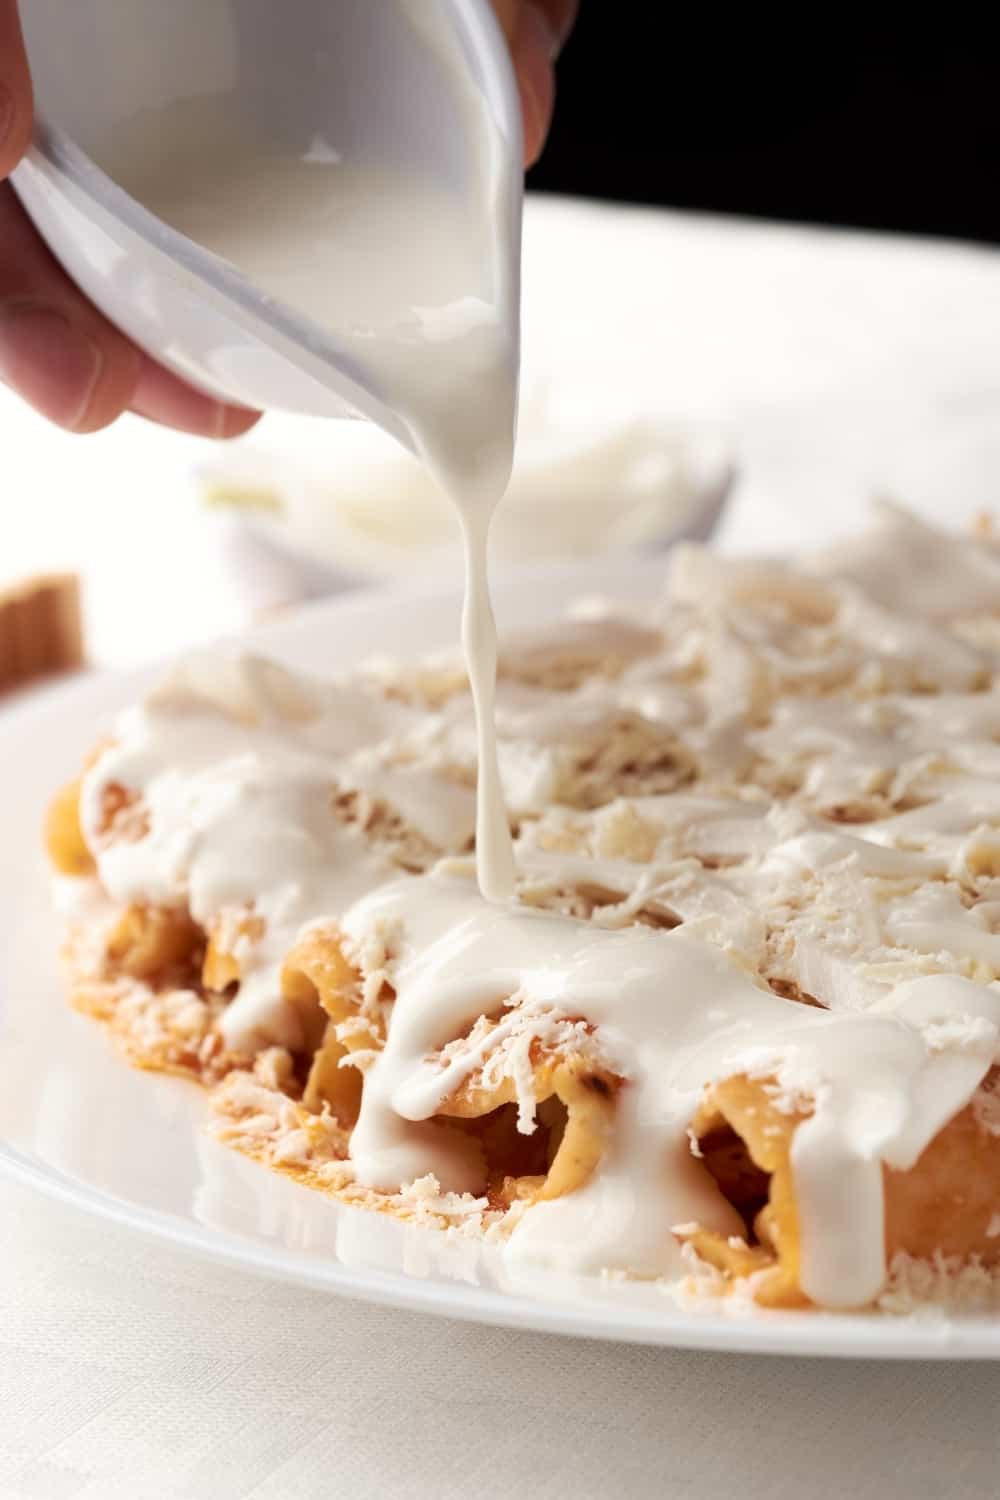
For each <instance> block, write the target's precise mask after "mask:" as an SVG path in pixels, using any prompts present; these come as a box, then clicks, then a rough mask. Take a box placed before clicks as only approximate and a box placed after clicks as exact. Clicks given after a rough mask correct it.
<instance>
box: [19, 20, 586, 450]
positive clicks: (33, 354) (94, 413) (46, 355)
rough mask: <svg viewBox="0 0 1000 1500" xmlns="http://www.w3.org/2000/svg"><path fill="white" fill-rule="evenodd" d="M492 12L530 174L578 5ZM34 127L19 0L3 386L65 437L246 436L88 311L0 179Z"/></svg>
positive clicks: (229, 411) (229, 417)
mask: <svg viewBox="0 0 1000 1500" xmlns="http://www.w3.org/2000/svg"><path fill="white" fill-rule="evenodd" d="M493 5H494V8H495V10H496V12H497V15H498V17H499V20H500V24H501V26H502V27H503V29H504V34H505V35H506V37H507V40H508V42H509V44H510V49H511V56H512V58H513V61H514V67H515V70H516V73H517V79H518V87H519V90H520V94H521V105H522V109H523V113H524V150H525V164H526V165H530V164H531V163H532V162H533V161H535V160H536V159H537V157H538V155H539V153H540V151H541V149H542V145H543V144H544V140H545V135H546V133H547V131H548V128H549V122H550V120H551V118H552V107H553V102H554V98H555V80H554V74H553V67H552V64H553V60H554V58H555V55H556V53H557V52H558V50H559V48H560V46H561V45H562V43H563V42H564V41H565V39H566V36H567V35H568V33H569V31H570V28H571V26H572V24H573V20H574V18H575V14H576V8H577V0H493ZM31 119H32V92H31V77H30V74H29V72H28V62H27V58H26V56H25V51H24V44H23V40H22V37H21V27H20V22H19V19H18V5H17V0H0V382H3V383H4V384H6V385H8V386H10V387H12V389H13V390H15V391H17V393H18V394H19V395H20V396H21V397H23V399H24V400H25V401H27V402H28V404H29V405H30V406H33V407H34V408H35V410H36V411H39V412H40V413H41V414H42V415H43V416H45V417H48V418H49V420H50V421H52V422H54V423H56V425H57V426H59V427H64V428H66V429H67V430H69V431H70V432H81V433H83V432H97V431H99V430H100V429H101V428H103V427H107V426H108V425H109V424H110V423H112V422H114V421H115V419H116V418H117V417H119V416H121V414H122V413H123V412H125V411H131V412H136V413H137V414H138V415H139V416H142V417H146V418H148V419H149V420H150V421H152V422H158V423H160V424H161V425H163V426H166V427H176V428H180V429H182V430H183V431H185V432H192V433H196V434H197V435H199V436H201V437H213V438H231V437H237V436H239V435H240V434H241V433H244V432H246V431H247V430H248V429H249V428H250V427H252V426H253V425H254V423H255V422H256V421H257V420H258V417H259V413H258V412H253V411H247V410H246V409H244V408H243V407H239V406H231V405H227V404H226V403H224V402H222V401H217V400H215V399H213V398H212V397H211V396H206V395H203V394H202V393H201V392H200V391H196V390H194V389H193V388H192V387H191V386H189V385H187V384H186V383H185V382H184V381H183V380H181V379H180V378H179V377H178V376H176V375H174V374H172V373H171V372H170V371H169V370H166V369H164V367H163V366H162V365H159V364H157V363H156V361H155V360H153V359H150V357H149V356H148V355H147V354H144V353H143V352H142V350H140V349H138V348H137V347H136V346H135V345H134V344H133V343H131V342H130V340H129V339H128V338H126V336H125V334H123V333H122V332H121V331H120V330H119V329H117V328H115V327H114V325H113V324H111V323H109V322H108V320H107V319H106V318H105V317H104V316H103V315H102V314H101V313H100V312H99V311H98V310H97V308H96V307H94V306H93V304H92V303H90V302H88V300H87V298H86V297H85V296H84V294H83V292H81V291H80V289H79V287H77V286H76V285H75V283H74V282H73V281H71V280H70V278H69V277H68V276H67V275H66V273H65V271H64V270H63V269H62V267H61V266H60V265H59V263H58V261H57V260H56V259H55V257H54V256H53V255H52V253H51V252H50V251H49V249H48V247H47V246H46V245H45V243H44V241H43V240H42V238H41V236H40V235H39V234H38V232H37V230H36V229H35V227H34V225H33V224H32V223H31V220H30V219H29V218H28V216H27V214H26V213H25V212H24V210H23V208H22V207H21V205H20V202H19V201H18V199H17V196H16V194H15V193H14V190H13V188H12V187H11V186H10V184H9V183H8V182H7V181H6V178H7V177H8V176H9V174H10V173H11V172H12V171H13V169H14V167H15V166H16V165H17V163H18V162H19V161H20V159H21V157H22V156H23V155H24V153H25V151H26V150H27V149H28V143H29V141H30V139H31Z"/></svg>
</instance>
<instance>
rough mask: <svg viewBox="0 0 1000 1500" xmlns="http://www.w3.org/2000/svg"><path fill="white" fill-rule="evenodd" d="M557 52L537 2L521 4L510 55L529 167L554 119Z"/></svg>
mask: <svg viewBox="0 0 1000 1500" xmlns="http://www.w3.org/2000/svg"><path fill="white" fill-rule="evenodd" d="M554 52H555V44H554V41H553V34H552V31H551V28H550V26H549V23H548V21H547V19H546V18H545V16H544V15H543V14H542V12H541V11H540V10H539V9H538V7H537V6H535V5H522V7H521V10H520V12H519V14H518V17H517V25H516V28H515V31H514V37H513V40H512V42H511V57H512V59H513V62H514V71H515V73H516V74H517V86H518V90H519V92H520V95H521V111H522V114H523V116H524V164H525V166H526V167H530V166H531V165H532V164H533V163H534V162H536V161H537V160H538V158H539V156H540V155H541V151H542V147H543V146H544V144H545V137H546V136H547V135H548V131H549V125H550V124H551V122H552V109H553V106H554V104H555V95H556V84H555V73H554V72H553V69H552V58H553V56H554Z"/></svg>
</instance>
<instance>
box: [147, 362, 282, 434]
mask: <svg viewBox="0 0 1000 1500" xmlns="http://www.w3.org/2000/svg"><path fill="white" fill-rule="evenodd" d="M129 410H130V411H133V412H135V413H136V414H137V415H138V416H140V417H146V418H148V420H149V421H150V422H157V423H158V424H159V425H160V426H161V427H177V428H180V429H181V431H183V432H192V433H195V434H196V435H197V436H198V437H209V438H234V437H241V436H242V435H243V433H244V432H249V430H250V428H251V427H253V425H254V423H255V422H258V421H259V420H260V412H257V411H250V410H248V409H247V408H246V407H243V406H228V405H226V403H225V402H223V401H215V400H213V398H212V397H211V396H204V395H202V393H201V392H200V391H196V390H194V389H193V388H192V387H191V386H189V385H186V384H185V383H184V381H183V380H181V379H180V378H179V377H178V376H176V375H173V374H171V372H170V371H169V370H165V369H164V368H163V366H162V365H158V364H157V363H156V362H155V361H154V360H152V359H150V358H149V357H148V356H146V355H143V361H142V366H141V368H140V370H139V378H138V380H137V382H136V387H135V391H134V393H133V396H132V401H131V405H130V408H129Z"/></svg>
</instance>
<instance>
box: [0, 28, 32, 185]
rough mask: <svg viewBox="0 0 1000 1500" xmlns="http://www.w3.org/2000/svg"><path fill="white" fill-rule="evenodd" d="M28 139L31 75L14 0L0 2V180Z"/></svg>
mask: <svg viewBox="0 0 1000 1500" xmlns="http://www.w3.org/2000/svg"><path fill="white" fill-rule="evenodd" d="M30 139H31V74H30V73H29V72H28V59H27V57H26V56H25V52H24V40H23V38H22V36H21V23H20V21H19V19H18V14H17V0H0V178H4V177H6V176H7V175H8V173H10V172H12V171H13V170H14V168H15V167H16V166H17V163H18V162H19V161H20V160H21V157H22V156H23V155H24V153H25V151H27V149H28V142H29V140H30Z"/></svg>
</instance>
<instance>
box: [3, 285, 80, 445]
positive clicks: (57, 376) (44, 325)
mask: <svg viewBox="0 0 1000 1500" xmlns="http://www.w3.org/2000/svg"><path fill="white" fill-rule="evenodd" d="M103 365H104V358H103V355H102V354H101V351H100V349H99V348H98V346H97V345H96V344H95V343H94V342H93V340H92V339H90V338H88V337H87V335H86V334H85V333H84V332H83V331H82V329H80V328H78V327H77V326H76V324H74V323H72V322H70V320H69V318H67V317H66V315H65V314H64V313H61V312H59V311H57V309H55V308H52V307H39V306H38V305H36V304H34V303H19V304H16V305H14V306H11V305H8V306H6V307H3V306H0V380H3V381H4V383H5V384H6V385H9V386H11V387H12V388H13V389H14V390H15V391H17V393H18V394H19V395H20V396H23V398H24V400H25V401H27V402H28V404H29V405H30V406H33V407H34V408H35V410H36V411H39V412H41V414H42V416H43V417H48V419H49V421H50V422H55V423H57V424H58V425H59V426H60V427H67V428H69V429H70V431H72V430H73V429H75V428H77V427H79V426H80V424H81V423H82V422H83V419H84V417H85V416H86V415H87V410H88V408H89V406H90V402H91V399H92V397H93V394H94V390H95V388H96V386H97V382H98V380H99V379H100V377H101V370H102V368H103Z"/></svg>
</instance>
